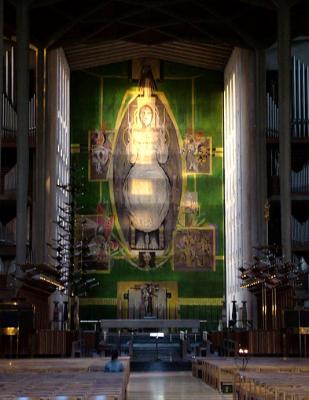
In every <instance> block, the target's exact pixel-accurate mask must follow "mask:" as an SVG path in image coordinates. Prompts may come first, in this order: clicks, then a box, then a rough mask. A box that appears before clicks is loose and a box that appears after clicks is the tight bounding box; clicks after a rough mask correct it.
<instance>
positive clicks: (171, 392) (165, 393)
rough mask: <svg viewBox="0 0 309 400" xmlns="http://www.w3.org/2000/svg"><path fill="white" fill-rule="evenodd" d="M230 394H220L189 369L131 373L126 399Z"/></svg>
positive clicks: (217, 399) (209, 399) (214, 399)
mask: <svg viewBox="0 0 309 400" xmlns="http://www.w3.org/2000/svg"><path fill="white" fill-rule="evenodd" d="M232 398H233V396H232V394H230V395H222V394H220V393H218V392H217V391H216V390H214V389H212V388H211V387H210V386H208V385H206V384H205V383H204V382H202V381H201V380H199V379H197V378H194V377H193V376H192V373H191V371H185V372H144V373H140V372H139V373H131V374H130V380H129V385H128V397H127V399H128V400H185V399H186V400H187V399H190V400H231V399H232Z"/></svg>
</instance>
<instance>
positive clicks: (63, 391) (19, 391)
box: [0, 357, 130, 400]
mask: <svg viewBox="0 0 309 400" xmlns="http://www.w3.org/2000/svg"><path fill="white" fill-rule="evenodd" d="M119 360H120V361H121V362H122V363H123V365H124V372H121V373H105V372H103V371H104V366H105V364H106V363H107V362H108V361H109V358H80V359H76V358H72V359H62V358H61V359H20V360H0V384H1V392H0V399H1V400H2V399H6V400H9V399H19V398H25V397H26V398H27V400H37V399H40V400H51V399H53V400H57V399H59V400H60V399H61V400H86V399H87V400H90V399H93V400H94V399H96V400H98V399H99V400H125V398H126V389H127V385H128V381H129V375H130V358H129V357H119Z"/></svg>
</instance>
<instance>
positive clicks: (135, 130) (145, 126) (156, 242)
mask: <svg viewBox="0 0 309 400" xmlns="http://www.w3.org/2000/svg"><path fill="white" fill-rule="evenodd" d="M168 147H169V144H168V134H167V130H166V129H165V127H164V126H162V124H160V121H159V112H158V110H157V106H156V97H155V96H152V95H151V89H150V87H147V86H146V87H145V88H144V93H143V95H142V96H139V97H138V98H137V109H136V110H135V112H134V116H133V121H131V122H130V123H129V132H128V141H127V145H126V154H127V157H128V160H129V162H130V164H131V168H130V170H129V173H128V175H127V177H126V179H125V182H124V187H123V194H124V199H125V206H126V208H127V209H128V211H129V217H130V223H131V243H133V247H135V248H136V249H147V250H148V249H151V250H158V249H160V248H163V246H164V244H163V243H162V241H163V234H162V230H163V222H164V219H165V217H166V215H167V213H168V210H169V206H170V192H171V187H170V183H169V179H168V177H167V175H166V173H165V171H164V170H163V168H162V167H161V165H162V164H165V163H166V162H167V159H168Z"/></svg>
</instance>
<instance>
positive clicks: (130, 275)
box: [71, 61, 224, 320]
mask: <svg viewBox="0 0 309 400" xmlns="http://www.w3.org/2000/svg"><path fill="white" fill-rule="evenodd" d="M161 67H162V68H161V69H162V79H161V80H159V81H157V82H156V83H157V88H158V91H160V92H163V93H164V95H165V96H166V98H167V101H168V104H169V106H170V109H171V111H172V113H173V116H174V118H175V120H176V123H177V127H178V129H179V133H180V135H181V138H182V140H183V139H184V138H185V136H186V133H187V132H188V130H190V129H191V130H192V129H193V131H194V132H198V131H202V132H203V134H204V136H205V137H211V141H212V155H211V159H212V172H211V174H185V173H183V189H185V188H187V190H188V191H197V192H198V200H199V215H198V218H197V224H198V225H199V227H203V226H206V225H210V226H214V227H215V232H216V234H215V236H216V268H215V270H214V271H210V270H202V271H190V270H189V269H188V271H175V270H174V269H173V262H172V255H171V256H170V257H166V260H165V262H163V265H161V266H160V267H159V268H157V269H152V270H147V271H144V270H140V269H138V268H136V267H134V265H132V262H130V261H132V260H130V259H129V257H126V256H123V254H122V255H121V254H119V253H117V256H116V255H115V256H113V255H111V257H110V269H109V270H108V271H104V273H102V271H91V272H90V274H91V275H95V277H96V279H97V280H98V281H99V282H100V285H99V286H98V287H96V288H94V289H92V290H91V291H89V293H87V299H86V300H87V301H86V302H85V301H84V300H83V299H81V307H80V308H81V310H80V311H81V318H82V319H92V318H94V319H96V318H116V316H117V307H116V305H99V304H98V302H97V300H98V299H101V298H104V299H116V298H117V282H118V281H122V282H123V281H141V282H146V281H147V282H149V281H152V282H159V281H174V282H177V284H178V297H179V298H181V299H183V302H184V303H185V300H184V299H187V298H189V299H198V298H200V299H212V298H216V299H218V298H219V299H220V298H222V297H223V294H224V282H223V279H224V199H223V193H224V188H223V182H224V179H223V156H222V153H223V151H222V147H223V74H222V73H221V72H218V71H210V70H204V69H201V68H195V67H189V66H185V65H181V64H175V63H170V62H163V61H162V62H161ZM130 71H131V63H130V62H125V63H118V64H114V65H109V66H104V67H103V66H102V67H98V68H93V69H88V70H83V71H76V72H72V74H71V143H72V144H74V145H79V146H80V151H79V152H77V153H74V154H72V162H74V163H76V165H78V166H79V167H83V169H84V171H85V173H84V174H83V176H81V180H83V183H84V187H85V190H84V192H85V194H84V196H82V197H80V198H79V199H78V202H79V205H83V207H84V209H83V214H88V215H94V214H96V207H97V204H98V202H99V201H102V202H103V203H104V204H105V205H106V209H107V210H108V212H109V213H111V212H112V211H111V210H112V207H111V198H110V187H109V185H110V183H109V182H108V179H107V180H106V181H95V182H94V181H89V180H88V161H89V154H88V131H93V130H97V129H100V127H101V126H102V124H103V125H104V126H105V129H107V130H110V131H113V130H114V129H115V124H116V120H117V116H118V112H119V109H120V107H121V105H122V102H123V99H124V96H125V94H126V92H127V91H128V90H129V91H136V89H137V84H138V83H137V82H135V81H132V79H131V78H130ZM220 151H221V153H220ZM220 154H221V155H220ZM178 228H179V229H180V226H179V225H178ZM118 237H119V232H118V231H117V228H116V226H114V228H113V238H115V239H117V238H118ZM119 255H120V256H119ZM91 299H93V300H96V301H93V303H94V304H93V305H91ZM208 303H209V302H208ZM208 303H207V300H205V305H203V302H202V303H201V304H200V305H196V306H192V305H189V304H188V305H185V304H183V305H182V306H181V307H180V316H181V318H200V319H203V318H208V319H212V320H217V319H218V318H220V312H221V311H220V310H221V306H220V305H219V306H218V305H215V304H212V305H209V304H208ZM207 304H208V305H207Z"/></svg>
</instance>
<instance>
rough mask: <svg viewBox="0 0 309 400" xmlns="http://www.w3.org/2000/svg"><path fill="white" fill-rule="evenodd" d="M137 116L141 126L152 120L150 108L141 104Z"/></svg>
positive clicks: (148, 123)
mask: <svg viewBox="0 0 309 400" xmlns="http://www.w3.org/2000/svg"><path fill="white" fill-rule="evenodd" d="M139 118H140V120H141V123H142V125H143V126H145V127H146V126H149V125H150V124H151V121H152V109H151V108H150V107H149V106H143V107H142V108H141V109H140V112H139Z"/></svg>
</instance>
